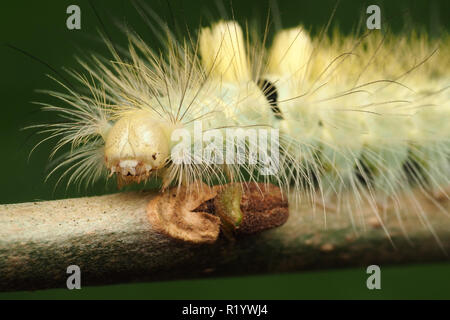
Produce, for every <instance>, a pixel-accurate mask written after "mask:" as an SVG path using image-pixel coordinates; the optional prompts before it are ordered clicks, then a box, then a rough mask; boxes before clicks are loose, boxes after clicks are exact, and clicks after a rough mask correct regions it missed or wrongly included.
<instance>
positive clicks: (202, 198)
mask: <svg viewBox="0 0 450 320" xmlns="http://www.w3.org/2000/svg"><path fill="white" fill-rule="evenodd" d="M195 186H198V187H192V188H191V189H187V187H180V188H172V189H170V190H168V191H166V192H164V193H161V194H159V195H157V196H155V198H153V199H152V200H151V201H150V202H149V204H148V206H147V214H148V217H149V220H150V222H151V223H152V226H153V227H154V228H155V229H156V230H158V231H160V232H162V233H164V234H166V235H168V236H170V237H172V238H175V239H179V240H183V241H187V242H193V243H211V242H214V241H215V240H217V238H218V235H219V231H220V228H221V227H222V230H223V231H224V233H225V234H229V233H234V234H238V235H239V234H251V233H255V232H260V231H262V230H265V229H270V228H274V227H277V226H280V225H282V224H283V223H285V222H286V220H287V218H288V217H289V210H288V202H287V199H286V198H285V197H283V195H282V193H281V190H280V189H279V188H278V187H276V186H274V185H271V184H262V183H245V184H240V183H233V184H227V185H223V186H216V187H208V186H206V185H205V184H202V183H201V184H195Z"/></svg>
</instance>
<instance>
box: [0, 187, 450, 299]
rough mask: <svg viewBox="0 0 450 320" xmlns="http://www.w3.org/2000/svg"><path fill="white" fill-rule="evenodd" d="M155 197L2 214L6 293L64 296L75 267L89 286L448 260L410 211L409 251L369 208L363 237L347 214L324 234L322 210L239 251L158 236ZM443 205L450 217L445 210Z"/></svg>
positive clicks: (389, 222) (426, 204) (295, 216)
mask: <svg viewBox="0 0 450 320" xmlns="http://www.w3.org/2000/svg"><path fill="white" fill-rule="evenodd" d="M156 196H158V193H156V192H139V193H118V194H113V195H106V196H98V197H89V198H78V199H66V200H57V201H47V202H33V203H22V204H8V205H1V206H0V291H8V290H32V289H42V288H65V287H66V279H67V277H68V276H69V275H68V274H67V273H66V270H67V267H68V266H69V265H78V266H79V267H80V268H81V279H82V286H86V285H100V284H112V283H122V282H130V281H154V280H166V279H171V280H173V279H180V278H194V277H205V276H223V275H243V274H254V273H266V272H288V271H299V270H306V269H309V270H311V269H313V270H315V269H323V268H335V267H348V266H368V265H370V264H378V265H384V264H393V263H414V262H427V261H438V260H447V259H448V257H447V256H446V255H445V254H444V253H443V252H442V250H441V248H440V247H439V245H438V244H437V242H436V239H435V238H434V237H433V235H432V233H431V232H430V230H429V228H428V227H427V226H425V225H424V223H422V222H423V221H422V220H421V219H420V218H419V216H418V215H415V214H413V213H411V212H412V210H413V208H412V207H410V206H406V203H407V202H406V201H404V202H401V205H404V206H403V207H402V208H401V214H402V216H403V219H402V222H403V224H404V228H405V230H407V232H408V236H409V239H410V241H408V239H407V238H406V237H405V234H404V233H403V232H402V231H401V228H400V224H399V220H398V219H397V218H396V215H395V214H394V213H393V212H390V210H388V212H387V214H386V217H384V218H383V222H384V223H385V225H386V227H387V228H388V230H389V233H390V236H391V239H392V241H393V243H394V245H395V248H394V246H393V245H392V243H391V242H390V241H389V239H388V237H387V236H386V234H385V232H384V231H383V228H381V227H380V224H379V222H378V221H376V220H374V218H372V217H369V216H373V214H370V211H371V210H370V208H363V209H362V210H361V211H359V212H355V213H354V215H355V219H356V221H365V223H366V230H364V228H363V226H362V225H358V224H357V225H355V226H352V223H351V219H350V214H349V213H348V212H335V213H333V212H331V213H328V214H327V223H326V228H325V226H324V219H323V216H322V213H321V210H320V209H319V208H316V209H315V210H313V209H312V208H311V207H308V206H304V207H296V208H293V207H292V206H291V208H290V218H289V220H288V221H287V223H286V224H284V225H283V226H281V227H278V228H274V229H271V230H268V231H264V232H261V233H258V234H254V235H247V236H240V237H238V238H237V239H236V240H235V241H230V240H229V239H227V238H224V237H219V239H218V240H217V241H216V242H215V243H212V244H189V243H186V242H181V241H177V240H173V239H170V238H168V237H167V236H165V235H163V234H160V233H158V232H157V231H155V230H154V229H153V228H152V225H151V224H150V222H149V220H148V217H147V214H146V206H147V203H148V202H149V200H150V199H152V198H154V197H156ZM417 199H418V201H419V203H420V204H421V206H422V208H423V209H424V210H425V211H426V212H427V217H428V219H429V222H430V224H431V225H432V226H433V228H434V230H435V232H436V234H437V235H438V236H439V239H440V241H441V243H442V246H443V248H444V249H445V250H447V251H448V252H450V250H449V249H450V219H449V217H448V216H446V215H445V214H444V213H443V212H442V210H441V211H440V210H438V209H437V207H436V206H434V205H432V202H431V201H430V200H429V199H427V198H425V197H423V196H420V195H419V194H418V195H417ZM400 200H401V199H400ZM440 204H441V206H442V207H443V208H444V209H445V210H447V211H448V208H449V204H448V201H446V200H445V201H444V200H442V201H441V203H440ZM442 207H441V209H442ZM366 209H367V210H366ZM366 211H367V212H366ZM358 215H364V216H365V219H364V220H359V218H358Z"/></svg>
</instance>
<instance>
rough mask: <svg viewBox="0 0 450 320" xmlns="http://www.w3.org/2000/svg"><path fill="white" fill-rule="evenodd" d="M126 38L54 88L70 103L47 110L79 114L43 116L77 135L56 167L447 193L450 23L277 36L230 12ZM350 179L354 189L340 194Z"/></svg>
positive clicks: (141, 176)
mask: <svg viewBox="0 0 450 320" xmlns="http://www.w3.org/2000/svg"><path fill="white" fill-rule="evenodd" d="M128 39H129V46H128V50H127V55H123V54H122V53H121V54H119V53H118V52H117V51H116V50H115V48H114V46H113V45H112V44H111V43H110V42H109V41H106V43H107V45H108V46H109V49H110V51H111V54H112V59H110V60H105V59H101V58H99V57H98V56H96V55H93V56H92V59H91V61H88V62H87V61H81V60H80V64H81V65H82V66H83V68H84V69H85V72H84V73H77V72H71V74H72V76H73V77H74V78H75V79H76V80H78V82H79V84H80V86H81V87H82V89H80V91H75V90H74V89H72V88H71V87H68V86H66V85H65V84H63V83H61V85H62V86H63V87H64V89H65V91H64V92H47V93H48V94H50V95H52V96H54V97H56V98H58V99H60V100H61V104H58V105H48V104H47V105H44V110H49V111H55V112H58V113H60V114H61V115H62V116H63V117H64V118H65V119H66V120H67V121H66V122H62V123H58V124H48V125H42V126H41V127H42V128H43V131H46V132H50V136H49V137H48V138H46V139H51V138H58V139H59V140H58V143H57V144H56V147H55V149H54V153H57V152H58V150H60V149H61V147H63V146H65V145H67V144H68V145H70V146H71V149H70V151H69V152H67V153H65V154H64V155H63V157H62V159H63V160H61V161H60V162H59V163H58V164H56V165H55V167H54V169H53V170H52V172H51V173H50V174H53V173H54V172H56V171H58V170H60V169H61V171H62V174H61V178H60V179H62V178H64V177H67V183H69V184H70V183H86V184H89V183H91V182H93V181H96V180H98V179H105V178H106V179H108V178H112V179H117V181H118V184H119V185H124V184H128V183H132V182H141V181H148V180H150V179H157V180H160V181H161V188H162V189H165V188H167V187H168V186H171V185H180V184H186V185H191V184H192V185H195V183H196V182H197V181H204V182H206V183H209V184H214V183H225V182H228V181H261V180H262V181H265V182H272V183H276V184H278V185H279V186H281V187H282V188H283V189H284V190H286V192H289V193H291V194H293V195H294V198H295V199H297V200H305V199H306V200H308V201H309V200H311V201H313V202H320V203H322V204H323V205H324V207H327V205H328V203H329V202H331V201H332V202H333V203H334V205H336V206H345V207H347V206H348V207H349V208H350V207H352V208H353V209H351V210H350V212H357V210H358V207H359V205H360V203H362V202H364V201H368V202H369V203H371V204H372V208H373V213H374V215H375V216H376V217H378V218H379V216H380V208H381V207H382V205H383V204H387V203H389V202H391V203H393V204H392V205H393V206H395V205H397V204H396V201H397V197H398V195H399V194H408V193H411V189H412V188H415V189H418V190H420V192H422V193H423V194H426V195H427V196H429V197H430V199H432V196H433V194H434V193H440V194H441V195H443V196H445V197H448V194H447V193H446V192H445V188H446V187H448V186H449V182H450V181H449V177H450V125H449V121H450V103H449V100H450V99H449V98H450V90H449V85H450V72H449V71H450V41H449V40H450V39H449V37H448V36H444V37H443V38H441V40H440V41H439V42H438V41H432V40H430V39H427V38H426V37H425V36H420V35H416V34H411V35H409V36H401V37H400V36H395V35H389V34H382V33H381V32H379V31H373V32H367V33H366V34H363V35H361V36H358V37H356V36H342V35H340V34H339V33H338V32H335V33H334V35H333V36H331V37H316V38H312V37H311V36H310V35H309V34H308V32H307V31H306V29H305V28H303V27H301V26H299V27H296V28H292V29H288V30H282V31H280V32H279V33H278V34H276V35H275V37H274V38H273V40H272V44H271V46H270V47H269V48H266V47H268V46H267V45H266V39H265V37H264V39H259V40H258V39H253V38H252V37H250V36H249V35H248V34H247V32H244V31H243V29H242V28H241V26H240V25H239V24H238V23H237V22H235V21H219V22H217V23H215V24H213V25H212V26H210V27H206V28H203V29H201V30H200V31H199V32H198V36H197V37H195V38H194V37H189V38H187V39H186V40H184V41H178V40H177V39H176V38H175V37H174V36H173V35H172V34H171V33H170V32H169V31H168V32H167V42H166V43H167V45H166V47H165V48H164V49H163V50H161V51H155V50H154V49H152V48H151V46H149V45H148V44H147V43H146V42H145V41H144V40H143V39H141V38H140V37H139V36H138V35H137V34H135V33H133V32H128ZM199 128H200V129H199ZM230 129H233V130H230ZM239 129H241V130H239ZM196 130H200V132H201V136H200V137H199V136H198V134H197V133H196ZM252 130H253V131H252ZM230 132H231V133H232V134H233V135H231V136H230ZM252 135H254V136H252ZM186 137H189V139H188V140H186V139H185V138H186ZM255 137H256V138H255ZM252 138H254V139H252ZM239 139H241V140H240V141H244V144H243V145H239V144H233V143H232V142H233V141H235V140H236V141H237V140H239ZM262 142H264V143H262ZM230 146H231V147H230ZM198 148H200V150H201V152H198ZM230 153H240V156H241V157H242V158H240V160H244V161H236V159H234V160H235V161H234V162H233V161H227V160H230V159H228V158H227V156H228V155H229V154H230ZM205 155H208V156H205ZM180 159H181V160H182V161H180ZM231 160H233V159H231ZM349 192H350V193H351V194H352V195H353V196H352V199H353V200H352V202H353V203H348V201H347V200H346V201H343V200H342V198H341V195H342V194H343V193H349ZM409 200H410V201H411V203H413V204H414V206H415V208H416V209H417V210H416V211H417V212H416V213H414V214H419V215H420V216H421V217H422V221H423V223H424V224H425V225H426V224H427V220H426V212H423V210H422V208H421V207H420V204H416V203H415V198H414V195H413V194H412V193H411V196H410V197H409ZM442 211H443V214H447V215H448V212H446V210H445V209H444V208H442ZM412 214H413V213H412ZM399 218H401V217H399ZM430 228H431V227H430Z"/></svg>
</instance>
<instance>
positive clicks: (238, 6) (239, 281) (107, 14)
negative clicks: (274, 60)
mask: <svg viewBox="0 0 450 320" xmlns="http://www.w3.org/2000/svg"><path fill="white" fill-rule="evenodd" d="M145 2H146V3H147V4H148V5H149V6H150V7H151V8H152V10H154V11H155V12H156V13H157V14H158V15H159V16H160V17H161V18H162V19H163V20H164V21H167V23H168V24H169V26H170V27H171V28H172V29H173V30H179V31H180V32H181V33H183V30H186V27H185V26H186V25H187V26H189V29H190V30H191V31H192V30H195V29H196V28H197V27H198V25H199V24H200V23H201V24H202V25H206V24H208V22H210V21H212V20H216V19H217V18H219V17H221V16H224V15H228V17H231V10H230V1H228V0H224V1H222V2H221V1H210V0H208V1H207V0H203V1H194V0H189V1H188V0H183V1H182V0H160V1H145ZM93 3H94V5H95V7H96V8H97V12H98V14H99V15H100V16H101V18H102V20H103V21H104V24H105V26H106V29H107V32H108V33H109V35H110V36H111V38H112V39H113V41H114V42H115V43H117V44H123V45H126V42H125V38H124V37H123V34H121V33H120V31H118V29H117V28H116V26H115V24H114V21H116V22H119V23H125V24H127V25H129V26H131V27H132V28H133V29H135V30H136V31H138V33H139V34H141V36H142V37H143V38H144V39H146V41H148V43H149V44H150V45H154V46H155V48H158V43H157V40H156V38H155V36H154V35H153V33H152V31H151V30H150V29H149V27H148V26H147V25H146V24H145V23H144V22H143V20H142V19H141V18H140V16H139V14H138V13H137V11H136V9H135V8H134V7H133V5H132V4H131V2H129V1H125V0H115V1H111V0H109V1H106V0H102V1H98V0H97V1H95V0H94V1H93ZM71 4H77V5H79V6H80V8H81V30H68V29H67V28H66V19H67V16H68V15H67V14H66V8H67V7H68V6H69V5H71ZM335 4H336V1H327V0H314V1H312V0H309V1H301V0H290V1H283V0H278V1H276V2H275V5H274V4H271V3H270V1H267V0H264V1H263V0H258V1H245V2H244V1H239V2H238V1H234V2H233V3H232V7H233V11H234V16H235V18H236V19H237V20H239V21H240V22H244V21H246V20H249V22H250V23H252V22H256V24H259V25H260V27H261V28H262V27H263V25H264V23H265V20H266V16H267V12H268V9H269V7H271V8H272V11H274V12H278V16H279V17H280V19H279V20H278V19H274V20H273V22H274V26H278V25H279V24H280V23H281V25H282V27H293V26H295V25H297V24H303V25H304V26H306V27H307V28H311V29H312V31H313V32H317V31H319V30H320V28H322V27H323V26H324V25H325V24H326V23H327V21H328V20H329V18H330V15H331V13H332V11H333V8H334V6H335ZM370 4H378V5H379V6H380V7H381V12H382V19H383V25H382V27H383V28H385V27H387V25H389V28H391V29H392V30H394V31H395V32H401V31H403V30H410V29H421V30H425V31H427V32H428V33H429V34H430V35H431V36H433V37H439V35H440V34H441V33H442V32H448V31H449V30H450V17H449V12H450V1H448V0H441V1H438V0H434V1H427V0H424V1H369V2H366V1H352V0H343V1H340V2H339V4H338V6H337V11H336V14H335V17H334V19H333V21H332V24H331V26H332V27H334V26H339V28H340V29H341V30H342V31H343V32H346V33H350V32H352V30H354V29H355V28H356V27H357V26H358V23H359V22H360V21H361V17H363V18H365V16H366V15H365V8H367V6H368V5H370ZM362 21H363V23H365V20H362ZM101 29H102V27H101V24H100V23H99V20H98V19H97V18H96V15H95V13H94V11H93V9H92V7H91V6H90V4H89V2H88V1H75V0H71V1H67V0H58V1H49V0H46V1H23V0H16V1H9V2H6V1H3V2H2V3H1V4H0V44H1V47H0V58H1V59H0V61H1V69H0V70H1V74H2V77H1V78H0V94H1V96H0V97H1V100H0V107H1V114H0V128H1V135H0V146H1V148H0V150H1V151H0V152H1V157H0V166H1V168H2V175H1V184H0V203H1V204H4V203H17V202H26V201H34V200H51V199H60V198H64V197H73V196H84V195H94V194H103V193H107V192H115V191H116V190H115V189H114V188H111V187H108V188H106V189H105V185H104V183H99V184H97V185H95V186H94V187H92V188H90V189H88V190H76V189H75V188H69V189H66V188H65V186H64V185H61V186H59V187H57V188H56V189H55V188H54V185H55V181H56V179H55V178H51V179H49V181H47V182H45V183H44V179H45V176H46V174H47V173H48V171H47V165H48V155H49V152H50V150H51V148H52V144H54V141H51V142H48V143H45V144H43V145H42V146H41V147H39V148H38V149H37V150H36V151H35V152H34V153H33V154H32V156H31V157H30V159H29V160H28V156H29V153H30V150H31V149H32V147H33V146H34V145H35V144H36V143H37V142H38V141H39V140H40V139H41V137H39V135H37V134H36V132H35V131H33V130H25V131H22V130H21V128H23V127H26V126H28V125H32V124H38V123H43V122H49V121H53V120H55V117H54V115H52V114H47V113H42V112H40V110H39V106H37V105H33V104H32V103H31V102H32V101H40V102H50V101H51V100H50V98H48V97H46V96H45V95H43V94H40V93H37V92H35V90H36V89H59V88H58V86H57V85H56V84H55V82H54V81H52V80H51V79H49V78H48V77H46V76H45V74H47V73H50V74H52V73H51V71H50V70H49V69H47V68H46V67H45V66H43V65H42V64H40V63H38V62H36V61H35V60H33V59H30V58H29V57H27V56H25V55H23V54H21V53H19V52H17V51H14V50H11V49H10V48H7V47H6V46H4V44H5V43H8V44H10V45H13V46H15V47H18V48H21V49H23V50H25V51H27V52H28V53H30V54H32V55H34V56H36V57H38V58H40V59H42V60H44V61H45V62H47V63H48V64H50V65H51V66H52V67H53V68H55V69H57V70H59V71H61V70H62V68H63V67H65V68H74V69H76V70H81V69H80V68H79V66H78V65H77V64H76V62H75V59H74V56H75V55H78V56H83V55H88V54H90V53H91V52H95V53H104V54H105V55H106V50H105V48H104V46H103V45H102V43H101V42H100V41H99V37H98V32H97V31H98V30H101ZM52 75H53V76H54V74H52ZM382 272H383V277H382V290H380V291H369V290H367V288H366V287H365V279H366V277H367V275H366V274H365V270H363V269H348V270H333V271H327V272H323V271H321V272H308V273H302V274H285V275H266V276H251V277H238V278H223V279H204V280H189V281H174V282H160V283H141V284H127V285H117V286H108V287H91V288H83V289H82V290H79V291H76V292H75V291H68V290H65V289H60V290H47V291H40V292H33V293H25V292H17V293H0V298H32V299H33V298H152V299H158V298H163V299H170V298H184V299H189V298H193V299H197V298H199V299H202V298H203V299H205V298H217V299H240V298H246V299H252V298H253V299H265V298H267V299H278V298H280V299H299V298H327V299H328V298H447V299H448V298H450V268H449V265H448V264H437V265H424V266H404V267H386V268H383V266H382ZM0 281H1V275H0Z"/></svg>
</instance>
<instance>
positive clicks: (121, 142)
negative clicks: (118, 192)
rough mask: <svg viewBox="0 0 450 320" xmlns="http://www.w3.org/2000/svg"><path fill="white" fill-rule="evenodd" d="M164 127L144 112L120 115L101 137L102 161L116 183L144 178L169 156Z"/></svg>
mask: <svg viewBox="0 0 450 320" xmlns="http://www.w3.org/2000/svg"><path fill="white" fill-rule="evenodd" d="M168 137H170V136H168V132H167V130H166V128H165V127H164V126H163V125H162V123H161V122H160V121H156V120H155V119H153V118H152V117H151V116H149V115H148V114H145V113H142V112H137V113H132V114H129V115H125V116H123V117H122V118H120V119H119V120H118V121H117V122H116V123H115V124H114V125H113V127H112V128H111V129H110V130H109V132H108V133H107V135H106V137H105V164H106V167H107V168H108V171H109V172H110V175H113V174H116V175H117V180H118V183H119V186H121V185H124V184H128V183H131V182H140V181H142V180H146V179H147V178H148V177H149V176H150V174H151V173H153V172H155V171H157V170H159V169H161V168H163V167H164V166H165V164H166V163H167V160H168V158H169V152H170V148H169V138H168Z"/></svg>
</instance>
